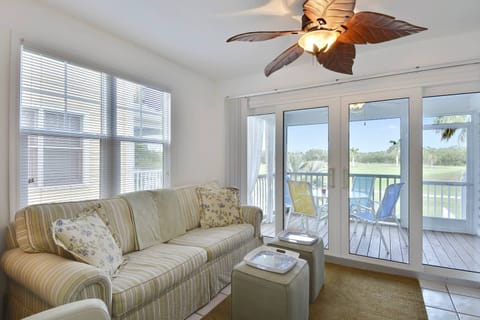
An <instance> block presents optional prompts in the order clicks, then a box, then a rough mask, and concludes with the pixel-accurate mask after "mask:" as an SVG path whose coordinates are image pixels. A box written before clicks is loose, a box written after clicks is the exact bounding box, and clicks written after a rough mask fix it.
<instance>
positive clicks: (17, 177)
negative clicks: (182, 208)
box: [9, 42, 171, 216]
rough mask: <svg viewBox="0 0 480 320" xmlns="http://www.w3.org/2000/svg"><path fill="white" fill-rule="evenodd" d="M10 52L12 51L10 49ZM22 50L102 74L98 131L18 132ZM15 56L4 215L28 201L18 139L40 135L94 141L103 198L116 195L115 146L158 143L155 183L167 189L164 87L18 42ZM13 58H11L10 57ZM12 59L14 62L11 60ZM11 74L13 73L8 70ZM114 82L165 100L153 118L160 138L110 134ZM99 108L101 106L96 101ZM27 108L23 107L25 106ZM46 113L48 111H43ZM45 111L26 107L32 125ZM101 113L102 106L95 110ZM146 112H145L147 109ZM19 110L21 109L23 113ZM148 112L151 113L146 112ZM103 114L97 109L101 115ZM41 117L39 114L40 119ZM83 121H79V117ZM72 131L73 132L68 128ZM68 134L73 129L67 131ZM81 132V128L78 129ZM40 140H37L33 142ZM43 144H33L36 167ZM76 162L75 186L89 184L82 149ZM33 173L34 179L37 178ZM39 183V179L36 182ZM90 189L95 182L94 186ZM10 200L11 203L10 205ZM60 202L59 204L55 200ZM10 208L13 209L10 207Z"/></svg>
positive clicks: (117, 163) (168, 135)
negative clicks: (159, 125)
mask: <svg viewBox="0 0 480 320" xmlns="http://www.w3.org/2000/svg"><path fill="white" fill-rule="evenodd" d="M14 49H16V50H14ZM23 50H27V51H28V52H32V53H34V54H39V55H42V56H45V57H47V58H50V59H55V60H56V61H60V62H63V63H66V64H68V65H72V66H74V67H80V68H86V69H88V70H92V71H95V72H99V73H102V78H103V76H104V77H105V83H106V84H107V86H106V87H105V88H102V91H101V93H100V95H101V96H102V98H103V97H104V96H108V102H107V103H106V107H105V111H106V114H105V115H104V116H103V117H102V121H100V123H99V127H98V128H97V127H95V129H98V130H95V131H96V132H97V131H100V133H90V132H67V131H68V129H66V130H61V131H58V132H57V131H56V130H55V129H54V128H53V130H52V129H51V130H48V129H44V128H38V127H36V128H35V127H33V128H22V124H21V123H20V121H21V115H20V113H21V111H22V107H21V103H22V98H21V94H22V82H21V81H22V65H21V61H22V54H23ZM13 52H15V59H13V60H14V61H13V63H12V66H16V70H15V71H17V72H15V73H13V72H12V74H14V76H11V80H12V82H13V83H14V84H15V89H16V94H15V97H14V99H11V102H13V103H11V110H12V109H13V110H12V111H13V112H11V116H10V119H14V121H12V122H10V123H13V124H14V125H12V126H11V127H10V132H11V137H12V139H11V140H10V141H11V142H13V143H11V147H10V157H9V159H10V163H12V159H13V162H14V163H15V165H13V166H11V167H13V168H12V169H14V170H13V172H12V171H10V172H11V174H10V185H11V187H12V186H13V188H11V190H15V191H14V192H11V195H10V201H11V202H10V204H11V205H10V207H11V209H10V214H11V216H13V215H14V212H15V211H16V210H17V209H18V208H20V207H24V206H27V205H29V203H28V202H27V201H28V200H27V197H28V188H29V186H28V184H29V182H28V181H22V180H21V179H22V177H28V172H26V173H25V171H29V168H28V164H27V162H26V161H25V163H23V162H24V161H23V160H22V157H23V156H27V157H28V153H26V152H25V150H23V147H22V145H24V147H25V148H27V146H26V144H24V143H23V142H21V139H27V138H28V136H32V135H37V136H38V138H39V140H41V138H42V137H43V138H45V137H52V138H55V137H57V138H79V139H80V143H81V144H82V145H83V144H84V143H83V142H82V141H84V140H88V139H95V140H97V141H98V144H99V149H100V156H99V163H98V167H99V171H100V173H99V177H98V180H99V182H98V186H96V188H98V192H99V198H107V197H112V196H114V195H116V194H118V193H119V192H120V182H121V181H120V178H117V177H118V176H120V169H121V157H120V153H119V152H120V148H119V147H118V146H119V145H120V144H121V142H122V141H130V142H134V143H154V144H158V145H162V146H163V147H162V151H163V154H162V155H163V161H162V164H163V166H162V168H161V171H162V174H163V177H162V178H163V179H162V181H161V182H160V184H161V187H162V188H167V187H169V186H170V156H171V152H170V149H171V148H170V144H171V93H170V91H169V90H165V89H158V88H156V87H154V86H151V85H148V84H143V83H142V82H139V81H135V80H133V81H132V80H129V79H127V78H126V77H117V76H116V75H115V74H114V73H111V72H105V71H104V70H101V69H99V68H98V67H96V66H84V65H82V64H80V63H77V62H75V61H71V60H69V59H65V58H62V57H60V56H57V55H52V54H50V53H49V52H48V50H43V49H37V48H36V46H31V45H27V46H26V45H24V44H23V42H21V43H20V44H19V45H18V47H17V48H12V53H13ZM12 56H13V54H12ZM17 59H18V60H17ZM12 70H13V69H12ZM118 79H120V80H125V81H128V82H131V83H133V84H134V85H136V86H138V88H142V89H140V90H142V91H144V90H154V92H155V94H157V93H158V94H160V95H162V96H165V97H167V100H164V101H163V102H165V101H166V102H165V103H163V102H162V104H161V105H159V107H160V106H161V110H162V111H161V112H159V113H158V116H159V117H161V122H162V125H163V127H162V129H163V133H164V134H163V136H162V139H156V138H152V137H135V136H132V137H124V136H119V135H117V134H116V133H117V130H116V126H117V123H116V119H115V113H116V112H115V111H116V110H117V109H118V106H117V100H116V92H115V83H116V81H117V80H118ZM102 104H103V103H102ZM27 108H28V107H27ZM47 109H48V108H47ZM47 109H40V108H39V109H36V108H32V109H31V110H33V111H34V112H37V116H36V117H37V119H36V120H37V121H38V119H39V118H38V117H39V113H40V112H42V113H43V112H45V111H52V112H57V111H54V110H47ZM101 109H103V107H101ZM150 109H151V108H148V110H150ZM24 110H25V109H24ZM150 111H151V110H150ZM102 112H103V111H102ZM67 113H68V114H72V115H75V116H80V117H82V116H85V115H83V114H82V112H77V111H76V110H68V112H67ZM42 116H43V115H42ZM83 120H84V119H83ZM83 120H82V119H81V120H80V123H82V122H83ZM34 122H35V119H32V123H34ZM133 126H134V127H133V128H132V129H133V130H132V131H136V130H137V128H136V127H135V124H133ZM73 129H74V128H73ZM73 129H72V131H75V130H73ZM80 131H82V130H80ZM39 142H40V141H39ZM43 145H44V143H39V144H38V146H37V160H36V162H37V164H38V163H39V161H42V159H43V157H44V156H43V155H42V156H41V157H40V156H39V153H43V151H41V150H44V149H45V147H44V146H43ZM81 149H82V152H81V153H82V159H81V160H80V161H81V166H82V169H81V171H82V173H81V175H82V182H81V183H80V184H79V186H81V185H82V184H84V183H85V181H86V180H89V178H88V174H86V172H85V171H86V170H87V169H86V167H85V166H86V163H87V162H88V161H89V160H88V155H87V154H86V153H88V150H86V149H85V148H84V147H83V146H82V148H81ZM33 171H37V172H39V175H43V172H42V173H40V171H44V170H41V168H39V166H38V165H37V168H36V169H34V170H33ZM39 175H38V176H39ZM41 180H42V181H43V178H42V179H41ZM72 185H73V184H68V185H64V184H62V185H50V186H44V185H43V182H41V183H38V185H37V186H35V187H34V188H52V189H62V187H65V186H72ZM95 185H96V182H95ZM12 199H13V201H12ZM60 201H63V200H60ZM12 204H13V205H12Z"/></svg>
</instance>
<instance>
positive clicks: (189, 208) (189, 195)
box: [175, 181, 219, 230]
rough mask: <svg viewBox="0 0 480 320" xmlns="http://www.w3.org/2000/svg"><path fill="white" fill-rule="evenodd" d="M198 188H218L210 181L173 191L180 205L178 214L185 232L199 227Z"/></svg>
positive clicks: (217, 185) (216, 183) (215, 183)
mask: <svg viewBox="0 0 480 320" xmlns="http://www.w3.org/2000/svg"><path fill="white" fill-rule="evenodd" d="M198 187H206V188H213V189H215V188H219V184H218V182H216V181H212V182H209V183H206V184H203V185H193V186H184V187H178V188H176V189H175V191H176V193H177V197H178V202H179V205H180V213H181V214H182V215H183V217H184V219H185V223H186V228H187V230H192V229H195V228H198V227H200V202H199V201H198V197H197V191H196V189H197V188H198Z"/></svg>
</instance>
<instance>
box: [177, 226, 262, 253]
mask: <svg viewBox="0 0 480 320" xmlns="http://www.w3.org/2000/svg"><path fill="white" fill-rule="evenodd" d="M253 233H254V230H253V226H252V225H251V224H232V225H230V226H226V227H217V228H210V229H202V228H197V229H194V230H191V231H188V232H187V233H186V234H184V235H183V236H180V237H178V238H174V239H172V240H170V241H169V242H168V243H170V244H179V245H184V246H196V247H200V248H203V249H205V250H206V251H207V254H208V261H211V260H214V259H215V258H217V257H219V256H222V255H225V254H227V253H229V252H231V251H232V250H234V249H236V248H239V247H241V246H243V245H244V244H245V242H246V241H248V240H250V239H253Z"/></svg>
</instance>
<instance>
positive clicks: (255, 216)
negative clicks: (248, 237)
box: [241, 206, 263, 238]
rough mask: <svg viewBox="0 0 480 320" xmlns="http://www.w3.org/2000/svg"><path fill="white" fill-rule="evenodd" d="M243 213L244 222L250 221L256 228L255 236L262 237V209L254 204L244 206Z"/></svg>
mask: <svg viewBox="0 0 480 320" xmlns="http://www.w3.org/2000/svg"><path fill="white" fill-rule="evenodd" d="M241 214H242V217H243V222H245V223H250V224H251V225H252V226H253V227H254V228H255V233H254V237H255V238H260V236H261V230H260V228H261V225H262V219H263V211H262V209H260V208H258V207H254V206H242V207H241Z"/></svg>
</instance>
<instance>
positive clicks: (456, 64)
mask: <svg viewBox="0 0 480 320" xmlns="http://www.w3.org/2000/svg"><path fill="white" fill-rule="evenodd" d="M476 64H480V59H474V60H467V61H463V62H453V63H448V64H439V65H431V66H426V67H420V66H416V67H415V68H414V69H408V70H404V71H399V72H389V73H379V74H373V75H367V76H363V77H355V78H350V79H344V80H342V79H336V80H334V81H333V82H332V81H329V82H324V83H319V84H313V85H309V86H302V87H296V88H286V89H273V90H270V91H263V92H255V93H247V94H242V95H237V96H227V97H226V99H227V100H229V99H238V98H252V97H259V96H265V95H269V94H275V93H286V92H293V91H299V90H305V89H315V88H321V87H328V86H333V85H338V84H344V83H350V82H358V81H364V80H372V79H381V78H387V77H392V76H400V75H405V74H412V73H418V72H424V71H432V70H441V69H447V68H454V67H463V66H469V65H476Z"/></svg>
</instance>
